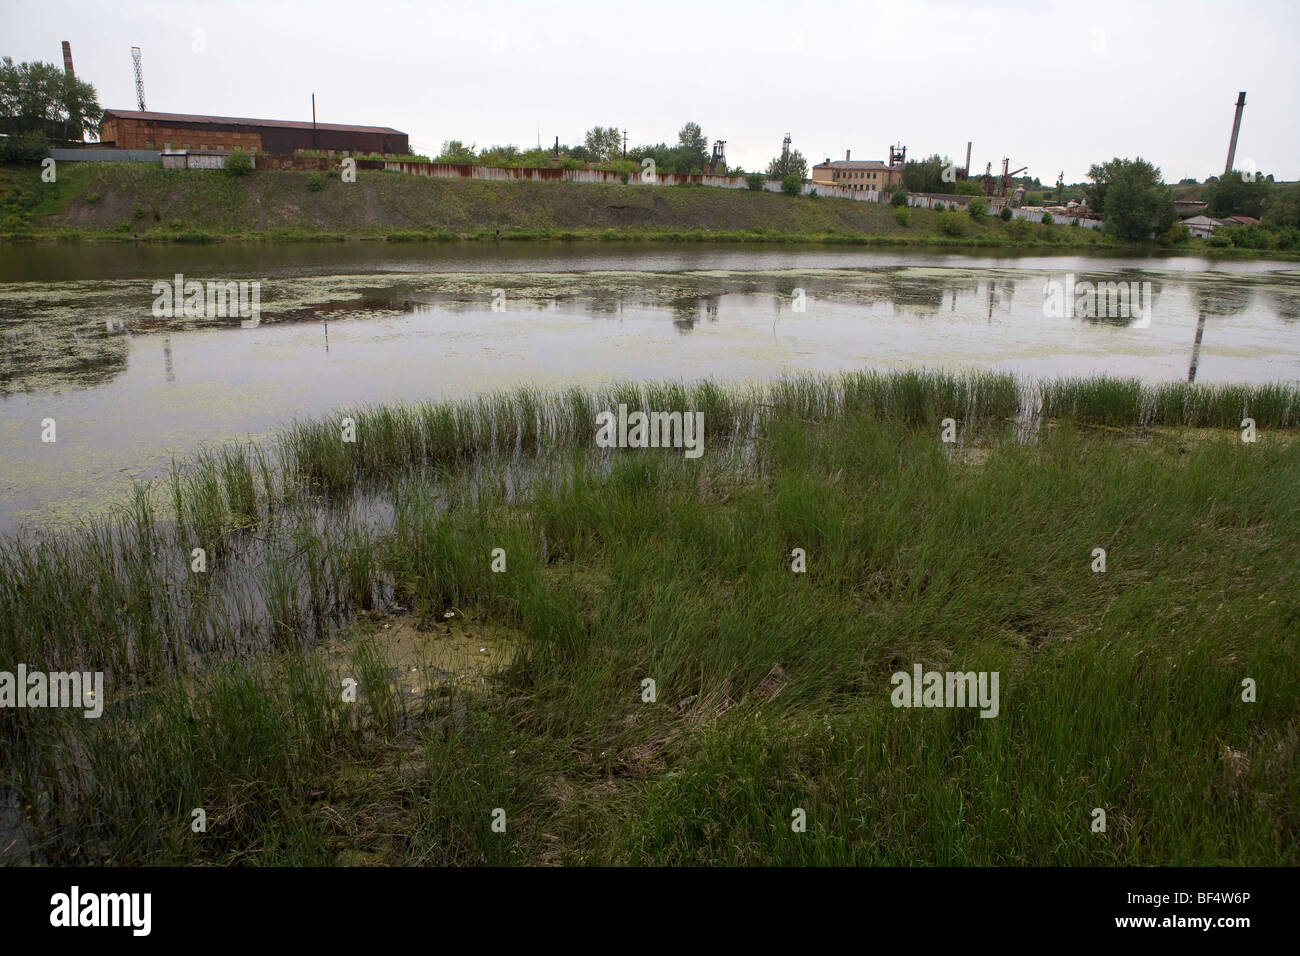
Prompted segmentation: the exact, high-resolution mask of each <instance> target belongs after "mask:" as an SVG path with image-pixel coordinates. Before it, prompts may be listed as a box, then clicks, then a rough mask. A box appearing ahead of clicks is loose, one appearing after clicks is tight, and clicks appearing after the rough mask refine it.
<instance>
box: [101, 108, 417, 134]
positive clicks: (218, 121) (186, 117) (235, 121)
mask: <svg viewBox="0 0 1300 956" xmlns="http://www.w3.org/2000/svg"><path fill="white" fill-rule="evenodd" d="M110 116H113V117H117V118H118V119H128V120H140V121H142V122H147V123H207V124H210V125H217V126H270V127H276V128H279V129H312V128H313V126H312V124H311V123H310V122H306V123H304V122H299V121H297V120H265V119H247V118H245V117H238V116H200V115H198V114H196V113H149V112H145V113H142V112H140V111H139V110H104V119H108V118H109V117H110ZM314 128H315V129H318V130H321V129H323V130H333V131H334V132H339V133H396V134H397V135H398V136H405V135H406V134H405V133H403V132H402V131H401V130H397V129H393V128H392V127H391V126H348V125H345V124H342V123H317V124H316V125H315V127H314Z"/></svg>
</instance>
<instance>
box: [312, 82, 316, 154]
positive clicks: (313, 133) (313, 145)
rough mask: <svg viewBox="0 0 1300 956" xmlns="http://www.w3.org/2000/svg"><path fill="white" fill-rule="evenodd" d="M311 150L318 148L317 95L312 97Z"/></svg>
mask: <svg viewBox="0 0 1300 956" xmlns="http://www.w3.org/2000/svg"><path fill="white" fill-rule="evenodd" d="M311 148H312V149H315V148H316V94H315V93H313V94H312V95H311Z"/></svg>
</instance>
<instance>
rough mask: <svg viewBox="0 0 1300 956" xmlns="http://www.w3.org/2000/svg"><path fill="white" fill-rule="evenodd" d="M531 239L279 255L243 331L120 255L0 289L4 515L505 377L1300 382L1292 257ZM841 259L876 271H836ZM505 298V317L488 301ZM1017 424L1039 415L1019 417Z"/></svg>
mask: <svg viewBox="0 0 1300 956" xmlns="http://www.w3.org/2000/svg"><path fill="white" fill-rule="evenodd" d="M380 251H382V252H384V254H385V255H389V256H391V255H393V253H392V252H390V251H387V250H380ZM333 254H334V253H331V255H333ZM150 255H152V253H151V254H150ZM183 255H186V256H189V255H193V252H192V251H190V250H186V251H185V252H184V253H183ZM221 255H223V256H225V255H227V253H225V252H223V253H222V254H221ZM249 255H251V253H249V252H247V251H244V252H240V253H238V256H245V257H247V256H249ZM547 255H548V256H550V257H552V258H551V259H547V260H544V261H541V260H534V261H532V263H531V264H533V265H535V266H536V265H541V264H544V265H545V266H547V267H548V269H547V271H543V270H542V269H540V268H537V269H534V270H533V271H524V270H522V269H518V268H512V269H510V270H506V271H496V272H491V271H487V270H486V269H485V268H484V266H485V264H486V263H487V262H488V261H489V260H483V261H479V260H474V261H473V262H472V263H469V267H467V268H465V269H464V270H463V271H411V272H394V273H378V272H374V271H356V270H355V267H356V266H357V265H358V263H356V262H351V263H350V264H351V265H352V266H353V267H354V270H353V271H348V272H330V273H327V274H318V273H315V272H313V271H312V269H310V268H291V267H289V266H286V265H285V264H284V263H279V264H276V265H275V266H274V268H273V269H271V274H270V276H269V277H267V278H263V279H262V283H263V284H262V290H263V291H262V301H263V306H262V315H263V320H262V322H261V324H260V325H258V326H257V327H254V328H242V327H241V323H240V322H239V320H238V319H234V320H229V321H222V320H217V321H206V320H202V319H188V320H186V319H178V320H160V319H155V318H153V317H152V315H151V314H150V306H151V304H152V301H153V298H152V295H151V292H150V287H151V283H152V281H153V279H154V278H156V277H157V276H156V275H155V276H152V277H151V276H149V275H145V276H138V275H135V274H134V272H133V271H132V269H123V270H121V272H120V273H119V276H118V277H117V278H111V279H110V278H102V279H101V278H92V279H86V278H80V279H65V280H58V281H42V282H35V281H21V282H8V283H0V333H2V334H3V342H4V345H5V351H4V359H3V361H0V448H3V450H4V454H3V456H0V528H4V527H12V526H13V523H14V521H15V520H17V519H18V518H20V517H33V518H41V519H46V518H49V517H50V516H52V515H53V516H57V515H60V514H65V515H66V514H80V513H83V512H84V511H85V510H86V509H87V508H88V507H90V506H92V505H95V504H97V503H101V502H104V501H112V500H117V499H118V498H119V497H120V494H121V489H122V486H123V485H124V484H125V483H126V482H127V481H128V480H129V479H131V478H134V477H149V476H151V475H154V474H156V473H158V470H159V468H160V467H161V466H163V465H165V464H166V462H167V461H169V460H170V457H171V455H172V454H173V453H175V454H176V455H177V456H178V457H181V456H184V455H187V454H189V453H191V452H192V451H193V450H194V449H195V448H196V447H197V446H198V445H199V444H200V443H203V442H218V441H224V440H230V439H241V438H246V437H250V436H251V437H254V438H257V437H260V436H264V435H266V434H268V433H269V432H270V431H271V430H273V429H274V428H275V427H276V426H278V425H281V424H284V423H286V422H288V421H289V420H291V419H293V418H295V417H300V416H306V415H313V416H314V415H320V414H323V413H325V412H328V411H329V410H331V409H334V408H338V407H340V406H347V405H353V404H358V403H367V402H385V401H396V400H417V399H439V398H456V397H460V396H464V395H468V394H473V393H480V392H484V391H491V390H497V389H508V388H512V387H514V386H516V385H519V384H522V383H529V384H534V385H538V386H542V387H561V386H566V385H570V384H575V383H581V384H597V383H605V382H610V381H616V380H623V379H633V380H650V379H687V380H689V379H699V378H705V377H708V378H712V379H715V380H717V381H721V382H727V381H745V380H758V379H767V378H772V377H774V376H779V375H781V374H786V373H796V372H805V371H822V372H825V371H832V372H833V371H839V370H844V369H850V368H859V367H875V368H892V367H901V366H934V367H948V368H954V367H965V366H979V367H987V368H998V369H1003V370H1006V371H1011V372H1015V373H1018V374H1021V375H1026V376H1049V375H1087V374H1096V373H1107V374H1112V375H1121V376H1136V377H1140V378H1143V379H1147V380H1168V379H1175V378H1182V377H1183V376H1184V375H1186V376H1187V378H1188V379H1189V380H1197V381H1209V382H1223V381H1252V382H1258V381H1279V380H1296V379H1300V337H1297V335H1296V332H1297V320H1300V272H1297V271H1296V270H1293V269H1289V268H1288V267H1287V266H1286V265H1285V264H1276V263H1270V264H1260V263H1241V264H1234V268H1232V269H1230V270H1225V271H1217V272H1194V271H1187V270H1186V268H1185V266H1186V262H1185V261H1179V260H1168V261H1165V260H1161V261H1157V262H1146V261H1144V262H1134V261H1130V260H1113V261H1112V260H1107V261H1105V262H1104V263H1099V262H1098V261H1096V260H1086V259H1080V258H1077V257H1075V258H1062V259H1032V260H1031V259H1024V260H1019V261H1016V260H1007V259H1004V258H998V259H972V258H970V257H966V258H962V257H957V256H940V257H928V258H927V257H925V256H920V255H917V254H914V253H909V254H906V255H903V254H899V253H888V254H882V253H865V252H862V251H856V252H852V253H844V252H841V251H839V250H834V251H832V252H825V253H823V252H821V251H817V252H812V251H806V250H805V251H799V252H789V251H781V252H772V251H763V252H759V253H748V255H749V256H750V257H751V258H752V259H754V260H755V261H757V262H762V261H767V262H773V261H775V262H776V263H777V265H773V266H770V267H767V268H756V267H752V268H744V269H740V268H734V267H732V266H734V265H736V264H737V261H738V260H740V259H742V258H743V256H744V255H745V254H744V253H741V252H738V251H736V250H734V249H728V250H726V251H725V252H722V253H718V252H712V251H709V250H705V251H703V252H697V253H694V254H693V257H692V255H688V254H685V253H681V252H679V251H676V250H674V251H671V252H665V251H662V250H661V251H660V252H659V253H657V255H658V259H652V264H654V265H658V264H661V263H664V262H666V261H667V260H669V259H673V258H675V257H681V258H685V259H687V260H690V261H691V263H692V265H693V268H689V269H684V270H676V271H672V270H652V269H650V268H646V269H645V270H643V271H634V270H632V269H630V268H628V262H627V261H626V257H627V256H628V253H627V252H626V251H625V250H619V251H618V253H617V256H622V257H624V258H621V259H620V258H618V257H617V256H615V257H614V258H611V259H601V258H600V256H599V255H595V254H594V253H593V254H591V256H590V257H589V258H587V259H579V260H574V261H581V262H582V263H584V264H587V265H589V266H590V265H591V264H592V262H604V263H605V264H613V265H615V266H617V268H614V269H609V270H605V271H585V272H582V271H572V270H567V271H566V270H563V269H561V268H559V265H560V264H561V263H560V261H552V260H555V259H557V254H556V253H555V251H554V249H553V248H548V251H547ZM583 255H587V253H583ZM601 255H605V253H604V252H602V253H601ZM238 256H236V258H238ZM854 257H856V261H858V262H861V261H862V260H864V259H865V260H867V261H869V262H870V265H869V266H868V267H863V266H861V265H858V266H856V267H851V268H846V267H839V268H836V267H834V265H835V263H837V262H839V261H843V260H844V259H846V258H849V259H853V258H854ZM363 258H364V257H363ZM558 258H559V259H561V260H562V257H558ZM882 258H883V260H884V263H885V264H881V260H882ZM902 260H906V261H902ZM227 264H232V262H227ZM246 264H247V263H245V265H246ZM361 264H365V265H369V266H372V267H373V266H374V263H372V262H370V263H361ZM438 264H439V265H441V266H444V267H445V266H447V265H448V264H450V263H448V262H446V261H442V262H439V263H438ZM458 264H459V263H458ZM496 264H497V265H498V266H500V265H501V263H500V262H499V261H498V262H496ZM520 264H528V261H527V260H520V262H516V263H514V265H516V266H518V265H520ZM47 265H48V263H47ZM174 265H175V264H174V263H173V264H172V265H169V266H167V268H173V266H174ZM1264 266H1267V267H1268V268H1264ZM552 269H553V271H550V270H552ZM0 271H3V270H0ZM92 271H93V269H92ZM175 271H180V269H179V268H177V269H175ZM1067 272H1072V273H1073V274H1074V276H1075V278H1076V279H1077V280H1078V281H1089V282H1096V283H1102V282H1132V281H1141V282H1149V283H1150V288H1151V295H1152V298H1151V302H1152V308H1151V317H1150V321H1149V323H1148V322H1147V321H1146V320H1145V319H1143V320H1135V319H1129V318H1078V317H1061V318H1051V317H1048V315H1046V314H1045V308H1044V297H1045V288H1046V283H1047V282H1048V281H1050V280H1054V279H1060V278H1062V277H1063V275H1064V274H1066V273H1067ZM158 274H159V275H167V274H168V273H167V272H166V271H160V272H159V273H158ZM196 274H197V273H196ZM208 274H212V273H211V270H209V271H208ZM255 274H256V273H255V272H252V271H247V272H242V273H241V272H233V271H232V273H231V274H230V275H229V276H227V277H226V278H240V277H246V276H249V275H255ZM498 292H500V294H501V295H502V296H503V301H504V306H505V308H504V310H503V311H498V310H497V309H494V308H493V300H494V296H495V295H496V294H497V293H498ZM1024 417H1025V420H1026V422H1032V421H1034V420H1035V415H1034V410H1033V409H1031V408H1027V409H1025V416H1024ZM46 418H54V419H55V420H56V421H57V422H58V436H59V437H58V441H57V442H56V443H54V444H52V445H51V444H42V443H41V442H40V438H39V436H40V423H41V421H42V420H43V419H46Z"/></svg>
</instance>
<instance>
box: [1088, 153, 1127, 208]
mask: <svg viewBox="0 0 1300 956" xmlns="http://www.w3.org/2000/svg"><path fill="white" fill-rule="evenodd" d="M1123 162H1124V160H1122V159H1112V160H1111V161H1110V162H1108V163H1102V164H1100V165H1098V164H1097V163H1093V164H1092V165H1091V166H1089V167H1088V178H1089V179H1091V180H1092V182H1091V183H1087V184H1085V185H1084V187H1083V195H1084V197H1085V198H1086V199H1087V200H1088V208H1089V209H1095V210H1096V211H1097V212H1101V211H1102V210H1104V209H1105V208H1106V190H1107V189H1108V188H1109V187H1110V181H1111V178H1112V177H1113V176H1114V174H1115V171H1116V169H1117V168H1118V166H1117V164H1119V163H1123Z"/></svg>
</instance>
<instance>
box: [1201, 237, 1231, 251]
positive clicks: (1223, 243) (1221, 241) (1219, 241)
mask: <svg viewBox="0 0 1300 956" xmlns="http://www.w3.org/2000/svg"><path fill="white" fill-rule="evenodd" d="M1205 243H1206V245H1210V246H1213V247H1214V248H1216V249H1226V248H1228V246H1230V245H1232V240H1230V239H1229V238H1228V237H1227V236H1210V238H1209V239H1207V240H1205Z"/></svg>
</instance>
